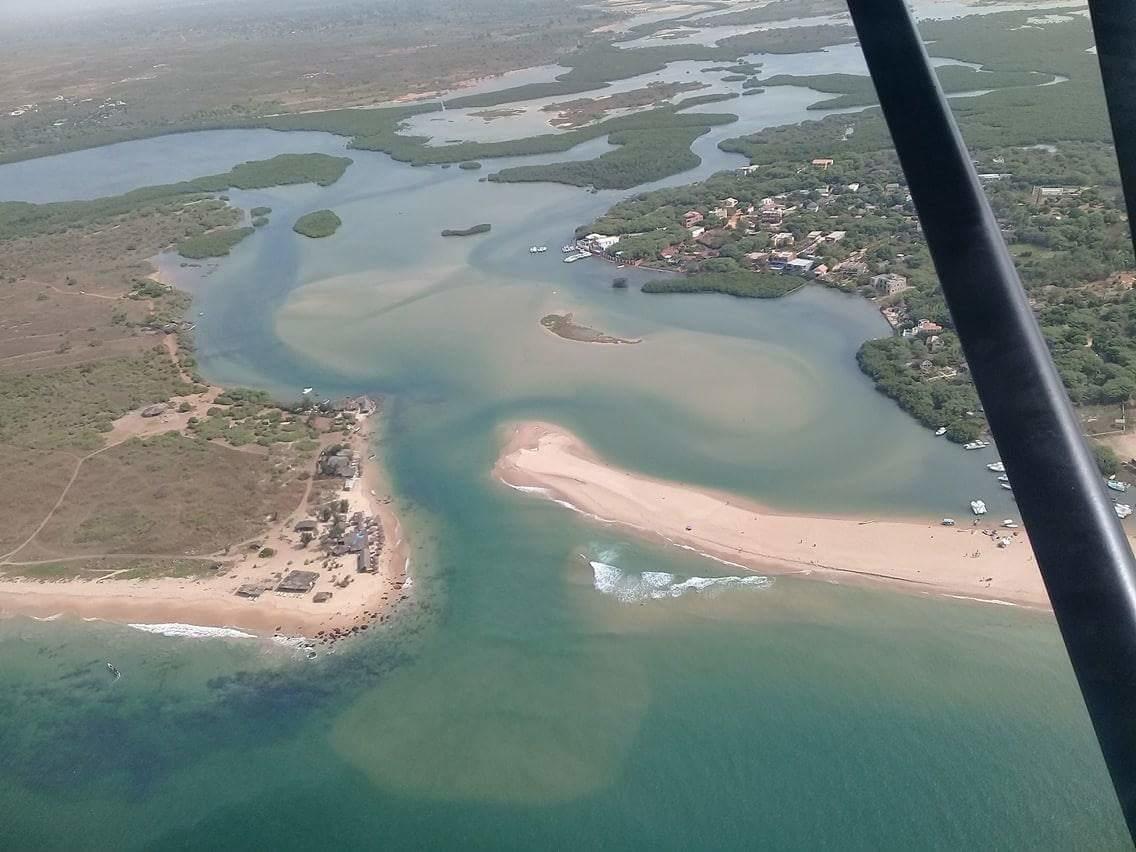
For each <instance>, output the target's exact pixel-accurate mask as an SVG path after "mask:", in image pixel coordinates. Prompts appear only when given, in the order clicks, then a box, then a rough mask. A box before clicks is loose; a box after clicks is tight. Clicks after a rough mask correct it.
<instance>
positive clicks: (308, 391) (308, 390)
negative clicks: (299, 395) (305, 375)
mask: <svg viewBox="0 0 1136 852" xmlns="http://www.w3.org/2000/svg"><path fill="white" fill-rule="evenodd" d="M314 390H315V388H304V396H307V395H308V394H310V393H311V392H312V391H314Z"/></svg>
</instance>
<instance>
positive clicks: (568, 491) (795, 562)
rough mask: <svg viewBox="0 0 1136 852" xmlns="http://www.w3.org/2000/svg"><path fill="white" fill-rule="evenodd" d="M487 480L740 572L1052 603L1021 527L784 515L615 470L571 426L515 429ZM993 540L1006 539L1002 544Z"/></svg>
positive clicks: (1041, 605) (1042, 606) (1037, 605)
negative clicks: (945, 524) (1006, 541)
mask: <svg viewBox="0 0 1136 852" xmlns="http://www.w3.org/2000/svg"><path fill="white" fill-rule="evenodd" d="M493 476H494V478H495V479H497V480H498V481H500V482H502V483H503V484H505V485H507V486H510V487H512V488H514V489H518V490H522V491H524V492H526V493H528V494H531V495H536V496H541V497H543V498H544V499H548V500H553V501H556V502H558V503H560V504H561V505H564V506H565V507H567V508H571V509H573V510H574V511H577V512H579V513H581V514H584V515H586V516H588V517H590V518H592V519H593V520H595V521H597V522H599V523H604V524H611V525H616V526H619V527H621V528H624V529H628V530H630V531H633V532H635V533H636V534H638V535H641V536H645V537H647V538H649V539H653V540H655V541H661V542H663V543H666V544H669V545H671V546H676V547H681V548H684V549H687V550H690V551H693V552H695V553H698V554H700V555H702V556H705V557H708V558H711V559H714V560H716V561H719V562H724V563H726V564H729V565H732V566H736V567H741V568H744V569H746V570H751V571H756V572H761V573H768V574H793V575H800V576H805V577H811V578H814V579H821V580H827V581H830V582H853V583H870V584H872V585H878V586H886V587H889V588H893V589H897V590H904V591H908V592H915V593H919V594H930V595H936V596H942V597H949V598H956V599H959V598H963V599H965V598H970V599H974V600H976V601H982V602H988V603H1012V604H1015V605H1018V606H1022V607H1027V608H1032V609H1037V610H1044V611H1048V610H1050V609H1051V607H1050V603H1049V597H1048V594H1047V593H1046V590H1045V586H1044V584H1043V582H1042V579H1041V575H1040V573H1039V572H1038V569H1037V563H1036V561H1035V559H1034V555H1033V550H1032V548H1031V547H1030V544H1029V540H1028V538H1027V537H1026V534H1025V531H1024V530H1023V529H1020V528H1019V529H1002V528H1000V527H998V526H997V524H998V523H999V522H998V521H996V520H995V521H992V522H991V521H987V522H982V521H980V522H979V523H978V524H977V525H975V524H973V523H972V522H971V520H970V519H969V518H968V519H967V521H963V522H960V525H959V526H956V527H944V526H942V525H941V524H940V523H939V521H937V520H928V521H926V522H919V521H914V520H910V519H891V518H885V519H881V518H856V517H840V516H832V517H821V516H817V517H810V516H805V515H799V514H786V513H779V512H776V511H774V510H771V509H769V508H768V507H764V506H761V505H758V504H757V503H755V502H754V501H752V500H749V499H747V498H743V497H739V496H737V495H733V494H728V493H726V492H721V491H715V490H713V489H708V488H702V487H697V486H690V485H685V484H682V483H676V482H668V481H664V480H660V479H655V478H652V477H648V476H645V475H641V474H638V473H632V472H629V471H625V470H621V469H619V468H617V467H614V466H612V465H609V464H607V463H606V462H604V461H603V460H602V459H600V458H599V457H598V456H597V455H596V454H595V453H594V452H593V451H592V450H591V449H590V448H589V447H588V446H587V445H586V444H585V443H584V442H583V441H581V440H580V439H579V438H577V437H576V436H575V435H573V434H571V433H570V432H568V431H567V430H565V429H562V428H560V427H559V426H556V425H554V424H550V423H541V422H525V423H520V424H516V425H514V426H513V427H512V428H511V429H510V431H509V434H508V437H507V439H506V440H505V442H504V446H503V448H502V450H501V453H500V455H499V457H498V460H497V463H496V464H495V465H494V468H493ZM991 533H993V534H991ZM999 539H1007V540H1008V543H1007V545H1006V546H1005V547H999V545H998V540H999Z"/></svg>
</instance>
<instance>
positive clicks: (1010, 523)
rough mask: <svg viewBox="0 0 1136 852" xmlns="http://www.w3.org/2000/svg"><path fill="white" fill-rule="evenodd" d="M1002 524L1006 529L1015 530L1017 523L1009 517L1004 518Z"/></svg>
mask: <svg viewBox="0 0 1136 852" xmlns="http://www.w3.org/2000/svg"><path fill="white" fill-rule="evenodd" d="M1002 526H1004V527H1005V528H1006V529H1008V530H1016V529H1017V528H1018V525H1017V523H1016V522H1015V521H1013V520H1011V519H1010V518H1006V520H1004V521H1002Z"/></svg>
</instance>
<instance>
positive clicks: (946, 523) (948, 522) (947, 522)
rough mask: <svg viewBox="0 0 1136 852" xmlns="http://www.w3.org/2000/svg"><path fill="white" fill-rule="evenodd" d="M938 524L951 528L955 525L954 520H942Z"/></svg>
mask: <svg viewBox="0 0 1136 852" xmlns="http://www.w3.org/2000/svg"><path fill="white" fill-rule="evenodd" d="M939 523H940V524H942V525H943V526H944V527H953V526H954V525H955V519H954V518H943V520H941V521H939Z"/></svg>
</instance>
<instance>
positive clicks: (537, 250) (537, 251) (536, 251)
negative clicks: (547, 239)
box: [529, 246, 548, 254]
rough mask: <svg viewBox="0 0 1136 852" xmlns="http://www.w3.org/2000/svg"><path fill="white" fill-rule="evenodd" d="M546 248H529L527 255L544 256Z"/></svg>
mask: <svg viewBox="0 0 1136 852" xmlns="http://www.w3.org/2000/svg"><path fill="white" fill-rule="evenodd" d="M546 251H548V246H529V254H544V253H545V252H546Z"/></svg>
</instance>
